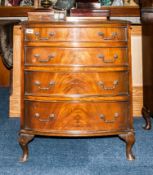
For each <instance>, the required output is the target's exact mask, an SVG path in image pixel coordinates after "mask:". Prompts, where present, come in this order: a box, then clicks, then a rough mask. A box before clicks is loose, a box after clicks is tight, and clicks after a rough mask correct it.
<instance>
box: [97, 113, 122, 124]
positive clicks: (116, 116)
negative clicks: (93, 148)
mask: <svg viewBox="0 0 153 175" xmlns="http://www.w3.org/2000/svg"><path fill="white" fill-rule="evenodd" d="M99 117H100V119H102V120H103V121H104V122H105V123H114V122H115V121H116V119H117V118H118V117H119V113H117V112H115V113H114V119H113V120H107V119H106V117H105V115H104V114H100V115H99Z"/></svg>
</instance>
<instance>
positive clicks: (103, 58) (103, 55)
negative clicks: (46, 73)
mask: <svg viewBox="0 0 153 175" xmlns="http://www.w3.org/2000/svg"><path fill="white" fill-rule="evenodd" d="M25 65H58V66H72V65H78V66H115V65H117V66H119V65H121V66H122V65H123V66H124V65H128V52H127V48H52V47H25Z"/></svg>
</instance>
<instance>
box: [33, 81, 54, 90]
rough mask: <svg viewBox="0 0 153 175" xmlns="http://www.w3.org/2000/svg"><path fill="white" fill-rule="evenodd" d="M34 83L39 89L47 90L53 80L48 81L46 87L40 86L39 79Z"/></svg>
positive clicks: (52, 84)
mask: <svg viewBox="0 0 153 175" xmlns="http://www.w3.org/2000/svg"><path fill="white" fill-rule="evenodd" d="M34 84H35V85H36V86H37V87H38V88H39V89H40V90H49V89H50V88H51V87H52V86H54V85H55V81H50V82H49V84H48V87H41V83H40V81H38V80H36V81H35V82H34Z"/></svg>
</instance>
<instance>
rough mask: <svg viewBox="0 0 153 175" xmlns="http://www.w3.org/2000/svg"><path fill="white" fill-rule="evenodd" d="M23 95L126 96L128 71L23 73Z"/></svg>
mask: <svg viewBox="0 0 153 175" xmlns="http://www.w3.org/2000/svg"><path fill="white" fill-rule="evenodd" d="M25 82H26V84H25V94H26V95H28V94H32V95H40V96H43V95H47V96H49V95H73V94H75V95H76V94H77V95H98V94H99V95H104V96H115V95H127V94H128V92H129V91H128V88H129V84H128V71H116V72H101V73H92V72H82V73H80V72H72V73H70V72H65V73H63V72H61V73H59V72H58V73H52V72H35V71H27V72H25Z"/></svg>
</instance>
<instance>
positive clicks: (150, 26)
mask: <svg viewBox="0 0 153 175" xmlns="http://www.w3.org/2000/svg"><path fill="white" fill-rule="evenodd" d="M141 18H142V41H143V109H142V115H143V117H144V119H145V121H146V125H145V126H144V129H147V130H149V129H151V120H150V117H152V116H153V49H152V45H153V1H152V0H148V1H147V2H146V1H142V15H141Z"/></svg>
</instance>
